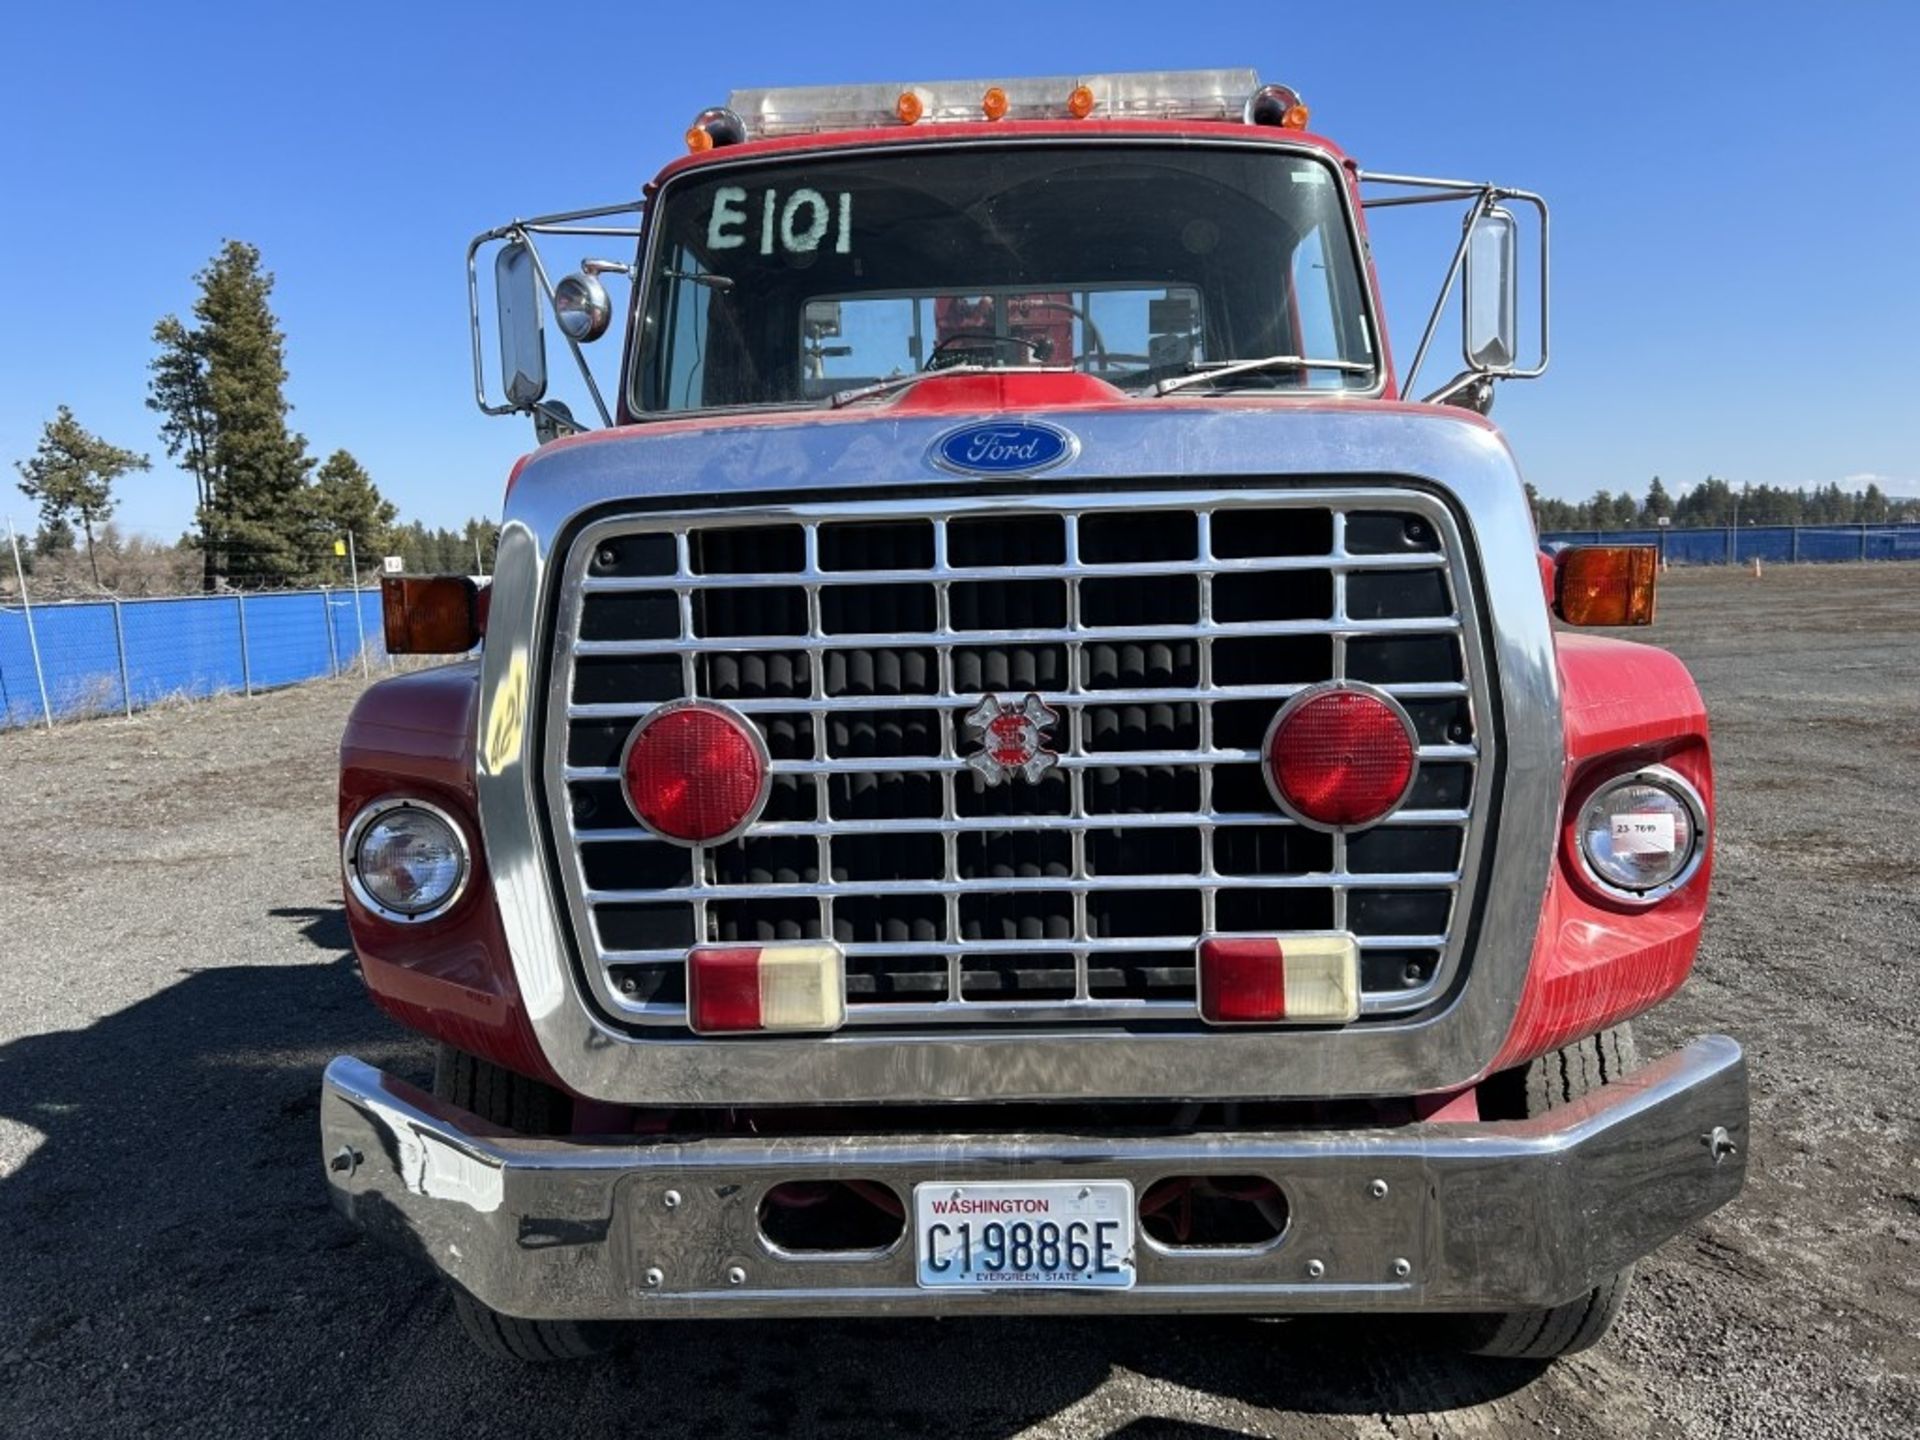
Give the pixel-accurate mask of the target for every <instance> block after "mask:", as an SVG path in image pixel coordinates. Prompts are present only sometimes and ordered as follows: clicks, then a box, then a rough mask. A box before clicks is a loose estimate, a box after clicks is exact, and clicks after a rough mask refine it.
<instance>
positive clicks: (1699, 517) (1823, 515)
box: [1527, 475, 1920, 530]
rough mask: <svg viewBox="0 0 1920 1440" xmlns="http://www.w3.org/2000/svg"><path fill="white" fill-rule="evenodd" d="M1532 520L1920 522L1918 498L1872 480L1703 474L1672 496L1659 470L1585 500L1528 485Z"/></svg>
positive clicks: (1615, 526)
mask: <svg viewBox="0 0 1920 1440" xmlns="http://www.w3.org/2000/svg"><path fill="white" fill-rule="evenodd" d="M1527 498H1528V499H1529V500H1531V501H1532V502H1533V514H1534V519H1535V520H1536V521H1537V522H1538V524H1539V527H1540V528H1541V529H1542V530H1635V529H1641V528H1644V527H1646V526H1648V525H1657V524H1659V523H1660V521H1661V520H1662V519H1663V518H1664V519H1665V520H1667V521H1668V522H1669V523H1670V524H1672V525H1675V526H1678V527H1680V528H1682V529H1704V528H1709V527H1714V528H1717V527H1720V526H1724V525H1862V524H1865V525H1885V524H1888V523H1890V522H1896V521H1920V499H1908V498H1901V497H1898V496H1888V495H1884V494H1882V493H1881V491H1880V487H1879V486H1878V485H1871V484H1870V485H1868V486H1867V488H1866V489H1865V490H1851V491H1849V490H1842V489H1841V488H1840V487H1839V486H1838V485H1827V486H1824V487H1816V488H1814V489H1811V490H1809V489H1798V490H1788V489H1785V488H1783V487H1781V486H1777V485H1742V486H1741V487H1740V488H1739V489H1738V490H1735V489H1734V488H1733V486H1732V485H1730V484H1728V483H1727V482H1726V481H1725V480H1722V479H1720V478H1719V477H1718V476H1713V475H1709V476H1708V477H1707V478H1706V479H1705V480H1703V481H1701V482H1700V483H1699V484H1698V485H1696V486H1694V487H1693V488H1692V489H1691V490H1686V491H1682V492H1681V494H1680V495H1678V496H1677V497H1676V496H1674V495H1671V494H1669V493H1668V492H1667V487H1666V486H1665V485H1664V484H1662V483H1661V480H1660V477H1659V476H1658V475H1656V476H1654V477H1653V481H1652V483H1651V484H1649V485H1648V486H1647V490H1646V494H1645V495H1643V496H1635V495H1634V494H1633V492H1632V491H1630V490H1622V491H1620V492H1619V493H1618V494H1614V493H1613V492H1611V491H1608V490H1601V491H1597V492H1596V493H1595V494H1594V496H1593V498H1592V499H1591V500H1556V499H1554V498H1553V497H1551V496H1548V495H1541V494H1539V493H1538V492H1537V491H1535V490H1534V488H1533V486H1531V485H1529V486H1527Z"/></svg>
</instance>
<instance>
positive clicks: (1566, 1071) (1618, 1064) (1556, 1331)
mask: <svg viewBox="0 0 1920 1440" xmlns="http://www.w3.org/2000/svg"><path fill="white" fill-rule="evenodd" d="M1637 1064H1638V1056H1637V1055H1636V1054H1635V1052H1634V1048H1633V1031H1632V1029H1631V1028H1630V1027H1628V1026H1626V1025H1616V1026H1615V1027H1614V1028H1613V1029H1611V1030H1603V1031H1601V1032H1600V1033H1599V1034H1598V1035H1590V1036H1588V1037H1587V1038H1586V1039H1585V1040H1580V1041H1576V1042H1575V1043H1574V1044H1572V1045H1569V1046H1567V1047H1566V1048H1565V1049H1563V1050H1555V1051H1552V1052H1550V1053H1549V1054H1546V1055H1542V1056H1541V1057H1540V1058H1539V1059H1537V1060H1535V1061H1533V1062H1532V1063H1530V1064H1527V1065H1523V1066H1521V1067H1519V1068H1518V1069H1515V1070H1509V1071H1506V1072H1505V1073H1503V1074H1500V1075H1496V1076H1494V1077H1493V1078H1492V1079H1490V1080H1488V1081H1487V1083H1486V1084H1485V1085H1484V1086H1482V1087H1481V1097H1482V1114H1484V1115H1486V1116H1487V1118H1489V1119H1498V1120H1508V1119H1512V1120H1522V1119H1529V1118H1531V1117H1533V1116H1535V1115H1543V1114H1545V1113H1546V1112H1547V1111H1549V1110H1555V1109H1558V1108H1559V1107H1560V1106H1562V1105H1567V1104H1571V1103H1572V1102H1573V1101H1575V1100H1578V1099H1579V1098H1580V1097H1581V1096H1582V1095H1585V1094H1587V1093H1589V1092H1590V1091H1593V1090H1597V1089H1599V1088H1600V1087H1601V1086H1602V1085H1606V1084H1610V1083H1611V1082H1613V1081H1614V1080H1617V1079H1619V1078H1620V1077H1621V1076H1622V1075H1625V1074H1626V1073H1627V1072H1628V1071H1629V1070H1632V1069H1633V1068H1634V1067H1635V1066H1636V1065H1637ZM1632 1280H1633V1267H1632V1266H1631V1265H1629V1266H1627V1267H1626V1268H1625V1269H1623V1270H1620V1271H1618V1272H1616V1273H1615V1274H1613V1275H1610V1276H1608V1277H1607V1279H1605V1280H1603V1281H1602V1282H1601V1283H1600V1284H1598V1285H1596V1286H1594V1287H1593V1289H1591V1290H1589V1291H1588V1292H1587V1293H1586V1294H1584V1295H1580V1296H1576V1297H1575V1298H1574V1299H1572V1300H1569V1301H1567V1302H1566V1304H1564V1305H1553V1306H1549V1307H1547V1308H1545V1309H1540V1310H1507V1311H1494V1312H1490V1313H1488V1314H1484V1315H1457V1316H1452V1317H1449V1319H1450V1322H1451V1323H1452V1325H1453V1327H1454V1329H1453V1336H1452V1338H1453V1341H1454V1343H1455V1344H1456V1345H1458V1346H1459V1347H1460V1348H1461V1349H1464V1350H1466V1351H1467V1352H1468V1353H1469V1354H1472V1355H1486V1356H1493V1357H1497V1358H1500V1359H1505V1360H1554V1359H1558V1358H1559V1357H1560V1356H1562V1355H1574V1354H1577V1353H1579V1352H1580V1351H1582V1350H1585V1349H1586V1348H1587V1347H1588V1346H1590V1345H1593V1344H1595V1343H1596V1342H1597V1341H1598V1340H1599V1339H1600V1337H1601V1336H1603V1335H1605V1334H1606V1333H1607V1331H1608V1330H1609V1329H1610V1328H1612V1326H1613V1321H1614V1317H1615V1316H1617V1315H1618V1314H1619V1313H1620V1304H1621V1302H1622V1301H1623V1300H1624V1299H1625V1298H1626V1294H1627V1286H1628V1285H1629V1284H1630V1283H1631V1282H1632Z"/></svg>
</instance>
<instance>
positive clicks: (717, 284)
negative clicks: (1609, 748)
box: [666, 270, 733, 295]
mask: <svg viewBox="0 0 1920 1440" xmlns="http://www.w3.org/2000/svg"><path fill="white" fill-rule="evenodd" d="M666 276H667V278H668V279H669V280H688V281H691V282H692V283H693V284H695V285H704V286H706V287H707V288H708V289H709V290H718V291H719V292H720V293H721V294H723V295H724V294H726V293H727V292H728V291H729V290H731V289H733V280H732V278H731V277H729V276H726V275H715V274H713V273H712V272H711V271H707V270H669V271H667V272H666Z"/></svg>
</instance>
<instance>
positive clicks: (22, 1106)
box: [0, 908, 1537, 1440]
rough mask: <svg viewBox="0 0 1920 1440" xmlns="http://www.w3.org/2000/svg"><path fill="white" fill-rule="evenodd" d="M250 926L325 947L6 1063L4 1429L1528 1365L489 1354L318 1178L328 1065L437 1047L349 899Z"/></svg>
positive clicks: (1188, 1426) (578, 1426) (864, 1404)
mask: <svg viewBox="0 0 1920 1440" xmlns="http://www.w3.org/2000/svg"><path fill="white" fill-rule="evenodd" d="M262 924H263V925H265V926H295V927H298V929H299V932H300V933H301V934H303V935H304V936H305V937H306V938H307V939H308V940H309V941H310V942H311V943H312V945H313V946H314V947H315V948H316V949H317V950H318V951H320V952H322V953H321V955H320V956H317V957H315V958H314V959H313V960H312V961H310V962H309V963H295V964H282V965H263V966H230V967H223V968H218V969H206V970H197V971H187V972H184V973H183V974H182V975H181V977H180V979H179V980H178V981H177V982H176V983H175V984H173V985H172V986H170V987H169V988H168V989H166V990H164V991H161V992H160V993H159V994H157V995H154V996H152V997H151V998H149V999H146V1000H142V1001H140V1002H138V1003H136V1004H133V1005H130V1006H128V1007H127V1008H126V1009H124V1010H121V1011H119V1012H118V1013H116V1014H114V1015H112V1016H110V1017H108V1018H107V1019H104V1020H101V1021H100V1022H98V1023H97V1024H95V1025H92V1026H90V1027H89V1028H87V1029H85V1030H80V1031H71V1032H65V1033H57V1034H48V1035H37V1036H30V1037H28V1038H25V1039H21V1040H17V1041H15V1042H13V1043H11V1044H9V1045H7V1046H5V1047H4V1048H0V1115H3V1116H5V1117H6V1118H7V1119H9V1120H13V1121H17V1122H19V1123H21V1124H23V1125H26V1126H29V1127H31V1128H32V1129H33V1130H35V1131H37V1132H39V1133H40V1134H41V1135H42V1136H43V1137H44V1138H43V1139H42V1140H41V1141H40V1143H39V1144H38V1147H37V1148H36V1149H34V1150H33V1152H32V1153H31V1155H30V1156H29V1157H28V1158H27V1159H26V1161H25V1163H24V1164H22V1165H21V1166H20V1168H19V1169H18V1170H17V1171H16V1172H15V1173H14V1174H13V1175H11V1176H10V1177H8V1178H6V1179H5V1180H0V1236H4V1237H5V1239H4V1242H0V1243H4V1246H5V1259H4V1275H5V1279H4V1282H0V1416H5V1417H7V1421H8V1423H13V1422H19V1423H21V1424H22V1429H21V1430H20V1431H19V1432H18V1433H30V1434H34V1435H36V1436H57V1435H86V1436H100V1435H109V1434H133V1433H145V1432H157V1433H174V1432H175V1431H176V1430H186V1429H189V1428H191V1429H192V1430H193V1431H194V1433H198V1434H203V1435H219V1434H227V1433H232V1434H248V1435H251V1434H269V1433H271V1434H314V1435H321V1434H326V1435H340V1434H348V1435H361V1434H365V1435H400V1434H404V1435H406V1436H407V1437H408V1440H421V1437H424V1436H430V1435H434V1434H442V1433H444V1434H457V1435H459V1436H461V1437H462V1440H473V1437H476V1436H482V1435H488V1434H507V1433H514V1434H539V1433H587V1432H596V1431H605V1432H608V1433H616V1432H617V1433H639V1432H647V1431H650V1432H652V1433H656V1434H675V1433H680V1432H682V1431H687V1430H695V1429H697V1430H698V1431H700V1432H701V1433H702V1434H705V1435H719V1436H724V1435H748V1434H773V1435H809V1434H830V1433H847V1434H877V1433H890V1432H891V1433H907V1434H952V1433H960V1434H968V1435H1006V1434H1010V1433H1013V1432H1015V1431H1018V1430H1020V1429H1021V1428H1023V1427H1025V1426H1028V1425H1031V1424H1034V1423H1035V1422H1037V1421H1040V1420H1043V1419H1045V1418H1047V1417H1049V1416H1053V1415H1057V1414H1059V1413H1060V1412H1061V1411H1062V1410H1065V1409H1067V1408H1069V1407H1072V1406H1076V1405H1078V1404H1080V1403H1081V1402H1084V1401H1087V1400H1088V1397H1090V1396H1094V1395H1095V1393H1096V1392H1098V1391H1100V1389H1101V1387H1102V1386H1103V1385H1105V1384H1106V1382H1107V1381H1108V1379H1109V1377H1110V1376H1111V1375H1112V1374H1113V1372H1114V1370H1115V1367H1123V1368H1124V1369H1126V1370H1128V1371H1132V1372H1135V1373H1136V1374H1139V1375H1142V1376H1146V1377H1150V1378H1153V1379H1159V1380H1165V1381H1169V1382H1172V1383H1174V1384H1176V1385H1178V1386H1181V1387H1184V1388H1186V1389H1189V1390H1193V1391H1199V1392H1203V1393H1205V1394H1208V1395H1213V1396H1218V1397H1220V1398H1221V1399H1223V1400H1226V1401H1232V1402H1240V1403H1243V1404H1250V1405H1254V1406H1259V1407H1263V1408H1264V1407H1273V1408H1275V1409H1279V1410H1291V1411H1300V1412H1307V1413H1308V1414H1319V1415H1361V1414H1374V1413H1379V1412H1383V1411H1384V1412H1388V1413H1394V1412H1403V1411H1407V1410H1449V1409H1454V1408H1458V1407H1460V1406H1464V1405H1469V1404H1473V1403H1475V1402H1477V1401H1481V1400H1485V1399H1489V1398H1492V1397H1495V1396H1498V1395H1502V1394H1506V1393H1509V1392H1511V1391H1513V1390H1514V1389H1517V1388H1519V1387H1520V1386H1523V1385H1525V1384H1526V1383H1527V1382H1528V1381H1529V1380H1530V1379H1532V1378H1533V1376H1534V1375H1535V1374H1537V1370H1535V1369H1534V1368H1531V1367H1526V1366H1514V1365H1490V1364H1487V1363H1484V1362H1468V1361H1464V1360H1458V1359H1454V1358H1452V1357H1448V1356H1446V1355H1444V1354H1443V1353H1441V1352H1423V1351H1422V1349H1421V1336H1420V1335H1419V1333H1418V1332H1416V1331H1414V1330H1413V1329H1411V1328H1410V1327H1407V1326H1404V1325H1397V1324H1396V1325H1388V1324H1384V1323H1382V1322H1377V1321H1361V1320H1351V1321H1334V1322H1315V1323H1313V1324H1311V1325H1308V1324H1283V1323H1277V1322H1257V1321H1247V1320H1221V1319H1211V1318H1201V1317H1191V1318H1182V1317H1165V1318H1154V1319H1116V1320H1114V1321H1112V1322H1104V1323H1088V1322H1086V1321H1053V1320H1047V1321H1037V1320H1036V1321H1005V1320H1003V1321H991V1320H971V1321H966V1322H951V1321H950V1322H938V1321H910V1322H863V1323H831V1324H811V1323H803V1322H788V1323H781V1324H754V1325H749V1324H746V1323H713V1324H704V1325H702V1324H680V1325H663V1326H659V1327H648V1328H646V1329H644V1330H641V1331H637V1332H636V1334H635V1339H634V1343H633V1345H632V1346H631V1347H630V1349H629V1350H628V1351H627V1352H626V1353H625V1354H623V1355H621V1356H619V1357H617V1358H616V1359H614V1360H610V1361H607V1362H602V1363H598V1364H595V1365H590V1366H583V1367H572V1368H563V1369H557V1370H552V1369H550V1370H523V1369H517V1368H512V1367H505V1368H503V1367H499V1366H496V1365H493V1364H490V1363H488V1362H486V1361H484V1360H482V1359H480V1358H479V1357H478V1356H477V1354H476V1353H474V1352H472V1351H471V1350H470V1349H469V1347H468V1346H467V1344H466V1342H465V1340H464V1338H463V1337H461V1336H460V1335H459V1333H458V1331H457V1328H456V1327H455V1325H454V1323H453V1320H452V1317H451V1314H450V1312H449V1309H448V1306H447V1303H446V1301H445V1298H444V1296H443V1294H442V1292H441V1290H440V1287H439V1285H438V1284H437V1282H435V1281H433V1280H432V1279H431V1278H430V1277H428V1276H426V1275H424V1274H423V1273H421V1272H420V1271H419V1270H418V1269H416V1268H414V1267H412V1266H409V1265H407V1264H405V1263H402V1262H401V1261H400V1260H398V1259H397V1258H396V1257H395V1256H392V1255H390V1254H388V1253H387V1252H385V1251H383V1250H380V1249H378V1248H377V1247H375V1246H374V1245H372V1244H371V1243H369V1242H368V1241H366V1240H365V1239H363V1238H362V1237H361V1236H360V1235H359V1234H358V1233H357V1232H356V1231H354V1230H353V1229H351V1228H350V1227H348V1226H347V1225H346V1224H345V1223H344V1222H342V1221H340V1220H339V1219H338V1218H336V1217H335V1216H334V1215H333V1213H332V1211H331V1209H330V1208H329V1207H328V1204H327V1201H326V1195H325V1185H324V1182H323V1180H322V1177H321V1169H320V1156H319V1146H318V1137H317V1133H316V1128H315V1127H316V1113H317V1104H316V1092H317V1086H318V1080H319V1072H320V1070H321V1068H322V1066H324V1064H325V1063H326V1061H327V1060H328V1059H329V1058H330V1057H331V1056H333V1055H334V1054H337V1053H341V1052H352V1053H356V1054H359V1055H361V1056H362V1057H364V1058H367V1059H369V1060H371V1061H373V1062H374V1063H377V1064H380V1065H382V1066H384V1067H386V1068H388V1069H391V1070H394V1071H396V1072H397V1073H399V1074H401V1075H403V1076H407V1077H409V1078H413V1079H415V1080H417V1081H421V1082H424V1081H425V1080H426V1078H427V1076H428V1074H429V1073H430V1070H431V1056H430V1052H429V1050H428V1047H427V1046H425V1045H424V1044H423V1043H421V1042H420V1041H419V1040H418V1039H416V1038H415V1037H412V1036H409V1035H407V1034H405V1033H404V1032H402V1031H400V1030H399V1029H397V1028H396V1027H395V1026H393V1025H391V1024H390V1023H389V1022H387V1021H386V1020H385V1019H384V1018H382V1017H381V1016H380V1015H379V1014H378V1012H376V1011H375V1009H374V1008H373V1006H372V1004H371V1003H370V1002H369V1001H368V1000H367V998H366V995H365V993H364V990H363V989H362V986H361V983H360V980H359V977H358V975H357V973H356V971H355V970H354V967H353V964H352V960H351V957H350V955H349V954H348V952H347V948H346V947H347V934H346V927H345V925H344V923H343V920H342V917H341V915H340V912H339V911H338V909H337V908H325V909H313V910H304V909H303V910H274V911H270V912H268V913H267V914H266V915H265V916H263V917H262ZM1095 1403H1096V1407H1097V1405H1098V1402H1095ZM1089 1419H1090V1421H1093V1420H1094V1417H1093V1416H1091V1415H1090V1416H1089ZM1095 1423H1097V1424H1101V1425H1104V1427H1105V1428H1107V1429H1111V1428H1112V1427H1114V1426H1120V1427H1122V1428H1120V1429H1119V1430H1118V1431H1117V1432H1115V1433H1121V1434H1125V1435H1127V1436H1129V1437H1135V1440H1140V1437H1146V1436H1149V1435H1184V1436H1202V1435H1208V1434H1216V1433H1225V1432H1223V1431H1220V1430H1216V1429H1214V1428H1213V1427H1211V1426H1210V1425H1205V1424H1194V1423H1189V1422H1185V1421H1181V1422H1175V1421H1170V1420H1159V1419H1152V1418H1144V1419H1133V1418H1130V1417H1129V1415H1128V1414H1127V1413H1125V1412H1124V1411H1122V1412H1121V1413H1119V1414H1115V1415H1112V1416H1110V1417H1108V1418H1107V1419H1105V1420H1104V1421H1095ZM5 1429H6V1425H5V1424H0V1430H5Z"/></svg>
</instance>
